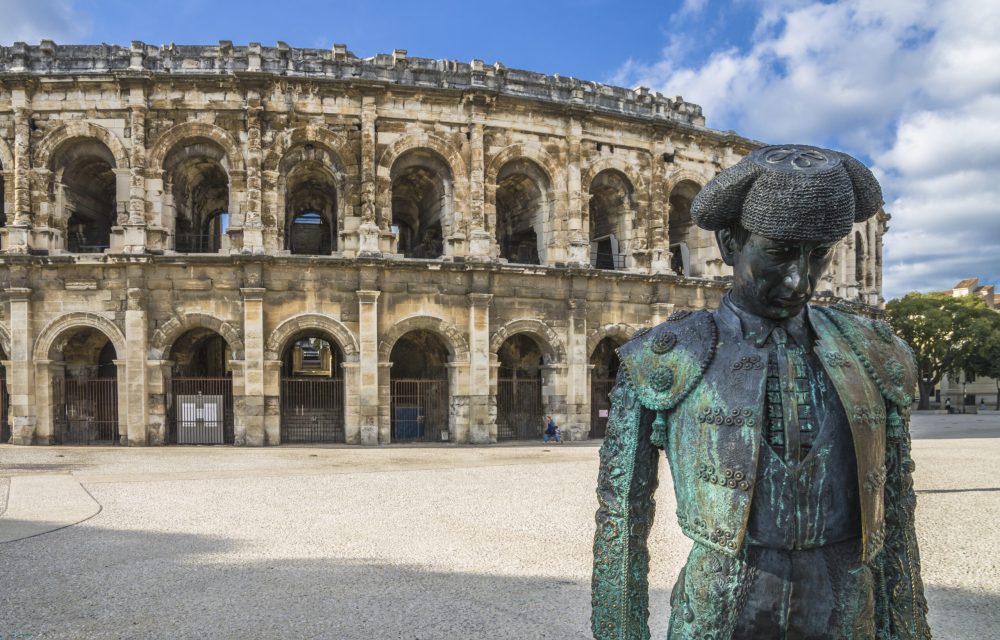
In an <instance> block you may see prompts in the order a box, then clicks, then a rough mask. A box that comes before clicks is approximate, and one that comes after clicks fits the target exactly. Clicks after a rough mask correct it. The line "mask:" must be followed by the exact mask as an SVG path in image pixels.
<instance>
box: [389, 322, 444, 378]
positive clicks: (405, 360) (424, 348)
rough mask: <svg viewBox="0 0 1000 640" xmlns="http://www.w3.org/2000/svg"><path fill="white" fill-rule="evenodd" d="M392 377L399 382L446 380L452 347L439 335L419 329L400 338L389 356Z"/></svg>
mask: <svg viewBox="0 0 1000 640" xmlns="http://www.w3.org/2000/svg"><path fill="white" fill-rule="evenodd" d="M389 360H390V361H392V369H391V371H390V376H391V377H392V379H394V380H398V379H421V380H446V379H447V378H448V360H449V356H448V348H447V347H446V346H445V344H444V342H443V341H442V340H441V338H439V337H438V336H437V335H435V334H434V333H432V332H430V331H426V330H423V329H418V330H416V331H411V332H409V333H407V334H406V335H404V336H402V337H401V338H399V340H397V341H396V344H395V345H393V347H392V353H391V354H390V356H389Z"/></svg>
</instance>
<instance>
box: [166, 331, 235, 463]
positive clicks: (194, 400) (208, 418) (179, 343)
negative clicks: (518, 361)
mask: <svg viewBox="0 0 1000 640" xmlns="http://www.w3.org/2000/svg"><path fill="white" fill-rule="evenodd" d="M167 359H168V360H172V361H173V366H172V368H171V375H170V385H169V388H170V392H169V393H168V394H167V398H168V407H167V411H168V424H169V427H168V433H167V442H168V443H171V444H233V442H234V440H235V438H234V429H233V425H234V421H233V372H232V369H231V368H230V365H229V361H230V359H231V354H230V350H229V345H228V344H227V343H226V340H225V339H224V338H223V337H222V336H220V335H219V334H218V333H216V332H215V331H212V330H211V329H206V328H203V327H199V328H196V329H191V330H190V331H187V332H186V333H184V334H183V335H182V336H180V337H179V338H178V339H177V340H176V341H175V342H174V344H173V346H171V348H170V352H169V355H168V358H167Z"/></svg>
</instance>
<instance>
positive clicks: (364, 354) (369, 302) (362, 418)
mask: <svg viewBox="0 0 1000 640" xmlns="http://www.w3.org/2000/svg"><path fill="white" fill-rule="evenodd" d="M380 293H381V292H380V291H358V292H357V295H358V339H359V349H358V350H359V354H358V356H359V358H358V367H359V369H360V373H359V376H358V377H359V379H360V380H359V385H358V438H359V444H366V445H374V444H379V443H380V442H381V443H388V442H389V441H390V434H389V421H388V420H384V421H380V420H379V405H380V402H379V399H380V398H379V396H380V395H382V394H381V393H380V388H381V383H382V382H383V381H382V380H381V376H380V375H379V373H380V371H379V361H378V297H379V294H380ZM388 375H389V372H388V371H386V372H385V379H386V380H388ZM388 411H389V408H388V405H386V407H385V416H388ZM380 422H384V424H380Z"/></svg>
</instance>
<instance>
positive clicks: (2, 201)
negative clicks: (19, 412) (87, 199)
mask: <svg viewBox="0 0 1000 640" xmlns="http://www.w3.org/2000/svg"><path fill="white" fill-rule="evenodd" d="M5 171H6V167H4V166H3V162H0V227H6V226H7V193H6V191H4V189H5V188H6V186H7V185H6V182H7V180H6V175H5V173H4V172H5ZM3 442H6V440H4V441H3Z"/></svg>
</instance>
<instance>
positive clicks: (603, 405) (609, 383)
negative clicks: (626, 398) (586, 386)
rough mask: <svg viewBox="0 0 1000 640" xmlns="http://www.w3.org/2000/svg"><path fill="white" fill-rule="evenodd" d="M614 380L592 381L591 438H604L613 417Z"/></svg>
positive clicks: (594, 379)
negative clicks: (609, 418) (612, 395)
mask: <svg viewBox="0 0 1000 640" xmlns="http://www.w3.org/2000/svg"><path fill="white" fill-rule="evenodd" d="M614 386H615V379H614V378H592V379H591V381H590V437H591V438H603V437H604V435H605V434H606V433H607V430H608V416H609V415H611V398H610V397H609V396H610V395H611V389H612V388H613V387H614Z"/></svg>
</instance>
